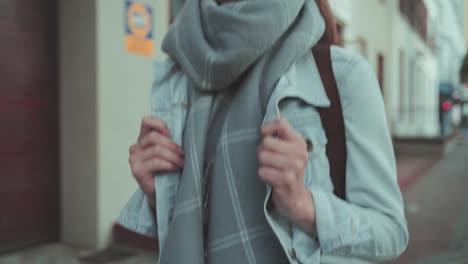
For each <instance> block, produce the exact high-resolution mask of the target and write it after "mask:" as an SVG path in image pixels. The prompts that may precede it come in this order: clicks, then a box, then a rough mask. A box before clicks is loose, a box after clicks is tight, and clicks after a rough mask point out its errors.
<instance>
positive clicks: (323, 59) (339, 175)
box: [312, 45, 347, 200]
mask: <svg viewBox="0 0 468 264" xmlns="http://www.w3.org/2000/svg"><path fill="white" fill-rule="evenodd" d="M312 53H313V55H314V58H315V63H316V64H317V67H318V70H319V73H320V78H321V79H322V83H323V86H324V87H325V91H326V93H327V96H328V98H329V99H330V102H331V105H330V107H328V108H319V109H318V111H319V113H320V119H321V121H322V125H323V128H324V130H325V134H326V136H327V139H328V143H327V149H326V153H327V157H328V161H329V163H330V175H331V179H332V182H333V186H334V193H335V195H336V196H338V197H339V198H341V199H343V200H345V199H346V158H347V153H346V135H345V125H344V119H343V110H342V107H341V100H340V95H339V92H338V87H337V84H336V80H335V76H334V74H333V68H332V61H331V51H330V46H328V45H315V47H313V48H312Z"/></svg>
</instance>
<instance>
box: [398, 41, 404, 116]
mask: <svg viewBox="0 0 468 264" xmlns="http://www.w3.org/2000/svg"><path fill="white" fill-rule="evenodd" d="M399 66H400V74H399V75H400V76H399V86H400V87H399V88H400V89H399V95H398V97H399V102H398V105H399V108H400V119H401V118H402V117H403V115H404V113H405V53H404V52H403V50H400V61H399Z"/></svg>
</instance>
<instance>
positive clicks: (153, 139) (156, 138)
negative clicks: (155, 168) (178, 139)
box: [140, 131, 184, 155]
mask: <svg viewBox="0 0 468 264" xmlns="http://www.w3.org/2000/svg"><path fill="white" fill-rule="evenodd" d="M140 145H141V146H142V147H143V148H146V147H148V146H150V145H162V146H164V147H166V148H167V149H169V150H172V151H174V152H176V153H178V154H179V155H184V150H183V149H182V147H180V146H179V145H177V144H176V143H175V142H174V141H172V140H171V139H169V137H167V136H166V135H164V134H161V133H159V132H157V131H152V132H150V133H149V134H147V135H146V136H144V137H143V139H142V140H141V142H140Z"/></svg>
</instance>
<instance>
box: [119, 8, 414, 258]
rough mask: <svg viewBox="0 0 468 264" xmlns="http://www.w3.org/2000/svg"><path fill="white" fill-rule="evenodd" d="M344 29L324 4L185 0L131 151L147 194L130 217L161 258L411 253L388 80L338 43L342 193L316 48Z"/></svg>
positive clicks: (136, 200)
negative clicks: (389, 118)
mask: <svg viewBox="0 0 468 264" xmlns="http://www.w3.org/2000/svg"><path fill="white" fill-rule="evenodd" d="M222 2H229V3H222ZM335 32H336V29H335V24H334V21H333V15H332V14H331V12H330V9H329V7H328V4H327V2H326V1H325V0H317V1H314V0H271V1H261V0H256V1H218V3H216V2H214V0H193V1H187V2H186V3H185V5H184V8H183V9H182V11H181V13H180V14H179V15H178V16H177V18H176V20H175V22H174V24H173V25H172V26H171V28H170V30H169V32H168V33H167V35H166V37H165V39H164V43H163V50H164V51H165V52H166V53H167V54H168V55H169V57H170V58H171V59H169V60H168V61H167V62H166V63H163V64H161V65H158V66H157V67H156V73H155V75H156V77H155V82H154V85H153V89H152V96H151V98H152V116H151V117H146V118H144V119H143V122H142V126H141V129H140V135H139V137H138V140H137V143H136V144H135V145H133V146H131V147H130V165H131V168H132V174H133V176H134V177H135V179H136V180H137V181H138V183H139V185H140V187H141V191H139V192H137V193H136V194H135V195H134V197H133V198H132V199H131V200H130V202H129V204H128V205H127V207H126V208H125V209H124V210H123V212H122V215H121V218H120V222H121V223H122V224H123V225H124V226H126V227H127V228H130V229H132V230H134V231H136V232H139V233H143V234H145V235H152V236H156V235H157V237H158V239H159V245H160V263H287V262H290V263H352V260H356V261H357V260H358V259H359V260H360V261H370V262H378V261H385V260H389V259H393V258H396V257H398V256H399V255H400V254H401V253H402V252H403V251H404V249H405V248H406V245H407V242H408V231H407V228H406V221H405V218H404V210H403V202H402V197H401V193H400V190H399V188H398V184H397V179H396V169H395V167H396V166H395V158H394V153H393V148H392V144H391V139H390V135H389V131H388V128H387V122H386V119H385V112H384V106H383V101H382V97H381V94H380V89H379V87H378V84H377V81H376V79H375V76H374V72H373V71H372V69H371V68H370V67H369V65H368V64H367V63H366V62H365V61H364V60H362V59H361V58H359V57H357V56H354V55H352V54H350V53H348V52H347V51H344V50H342V49H340V48H338V47H333V48H332V63H333V71H334V75H335V77H336V81H337V86H338V90H339V93H340V97H341V102H342V106H343V114H344V121H345V128H346V146H347V156H348V159H347V167H346V174H347V186H346V200H342V199H340V198H338V197H337V196H335V195H334V193H333V184H332V181H331V176H330V168H329V163H328V159H327V156H326V153H325V146H326V143H327V141H331V140H334V139H333V138H326V136H325V132H324V129H323V126H322V124H321V121H320V116H319V114H318V111H317V110H318V109H319V108H326V107H329V106H330V100H329V98H328V97H327V95H326V93H325V90H324V86H323V84H322V82H321V80H320V74H319V72H318V70H317V66H316V63H315V61H314V58H313V57H312V55H311V48H312V47H313V46H314V45H316V44H317V43H318V42H319V41H320V42H331V41H330V40H333V39H334V36H335ZM265 190H266V191H265ZM269 203H272V204H273V205H274V207H273V209H272V210H269V209H268V208H269V207H268V206H267V205H268V204H269ZM267 207H268V208H267Z"/></svg>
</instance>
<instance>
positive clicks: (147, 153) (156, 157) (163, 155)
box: [129, 116, 184, 209]
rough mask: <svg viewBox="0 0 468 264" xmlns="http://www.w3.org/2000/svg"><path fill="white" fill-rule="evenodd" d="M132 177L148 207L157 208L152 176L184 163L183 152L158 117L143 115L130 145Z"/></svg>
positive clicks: (180, 166)
mask: <svg viewBox="0 0 468 264" xmlns="http://www.w3.org/2000/svg"><path fill="white" fill-rule="evenodd" d="M129 152H130V158H129V162H130V167H131V171H132V175H133V177H134V178H135V179H136V181H137V182H138V184H139V185H140V188H141V189H142V190H143V192H144V193H145V194H146V196H147V198H148V203H149V204H150V206H151V208H153V209H156V192H155V187H154V181H155V178H154V177H155V175H157V174H159V173H161V172H168V171H177V170H180V169H181V168H182V167H183V166H184V151H183V149H182V148H181V147H180V146H179V145H177V144H176V143H175V142H174V141H172V140H171V139H170V132H169V129H168V127H167V125H166V123H165V122H164V121H163V120H162V119H160V118H158V117H150V116H148V117H144V118H143V120H142V122H141V128H140V134H139V136H138V140H137V143H136V144H134V145H132V146H130V150H129Z"/></svg>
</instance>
